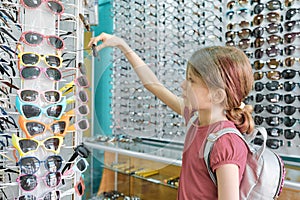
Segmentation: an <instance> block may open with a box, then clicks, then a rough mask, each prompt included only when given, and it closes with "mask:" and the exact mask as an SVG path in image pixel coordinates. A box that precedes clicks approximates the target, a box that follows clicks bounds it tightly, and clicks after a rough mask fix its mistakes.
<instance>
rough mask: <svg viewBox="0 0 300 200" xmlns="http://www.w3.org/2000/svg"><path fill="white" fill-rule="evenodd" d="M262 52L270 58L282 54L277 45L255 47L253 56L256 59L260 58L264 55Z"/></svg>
mask: <svg viewBox="0 0 300 200" xmlns="http://www.w3.org/2000/svg"><path fill="white" fill-rule="evenodd" d="M285 48H286V47H285ZM264 53H266V54H267V56H268V57H270V58H272V57H276V56H278V55H282V50H280V49H279V48H278V47H277V46H270V47H269V48H267V49H266V50H264V49H256V50H255V51H254V57H255V58H256V59H261V58H262V57H263V56H264Z"/></svg>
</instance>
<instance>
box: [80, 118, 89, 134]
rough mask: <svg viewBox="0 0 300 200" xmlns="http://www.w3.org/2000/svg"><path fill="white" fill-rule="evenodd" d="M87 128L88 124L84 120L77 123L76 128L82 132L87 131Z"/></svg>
mask: <svg viewBox="0 0 300 200" xmlns="http://www.w3.org/2000/svg"><path fill="white" fill-rule="evenodd" d="M88 127H89V122H88V121H87V120H86V119H82V120H80V121H79V122H78V128H79V129H80V130H82V131H85V130H87V129H88Z"/></svg>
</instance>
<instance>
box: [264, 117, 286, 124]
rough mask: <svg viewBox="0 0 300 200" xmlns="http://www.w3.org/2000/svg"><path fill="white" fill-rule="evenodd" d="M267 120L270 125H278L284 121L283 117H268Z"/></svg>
mask: <svg viewBox="0 0 300 200" xmlns="http://www.w3.org/2000/svg"><path fill="white" fill-rule="evenodd" d="M265 120H266V122H267V124H268V125H269V126H278V125H280V124H282V122H283V119H282V118H281V117H267V118H265Z"/></svg>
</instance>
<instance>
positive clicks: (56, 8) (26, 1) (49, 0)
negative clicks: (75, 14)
mask: <svg viewBox="0 0 300 200" xmlns="http://www.w3.org/2000/svg"><path fill="white" fill-rule="evenodd" d="M43 2H45V3H46V4H47V7H48V8H49V10H50V11H51V12H52V13H54V14H56V15H61V14H63V13H64V6H63V4H62V3H61V2H59V1H57V0H35V1H32V0H20V3H21V4H22V5H23V6H24V7H25V8H28V9H36V8H38V7H40V6H41V4H42V3H43Z"/></svg>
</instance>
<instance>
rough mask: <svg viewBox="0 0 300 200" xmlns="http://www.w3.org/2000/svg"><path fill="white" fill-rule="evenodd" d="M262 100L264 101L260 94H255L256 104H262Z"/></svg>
mask: <svg viewBox="0 0 300 200" xmlns="http://www.w3.org/2000/svg"><path fill="white" fill-rule="evenodd" d="M263 100H264V95H262V94H256V96H255V101H256V102H257V103H259V102H262V101H263Z"/></svg>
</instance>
